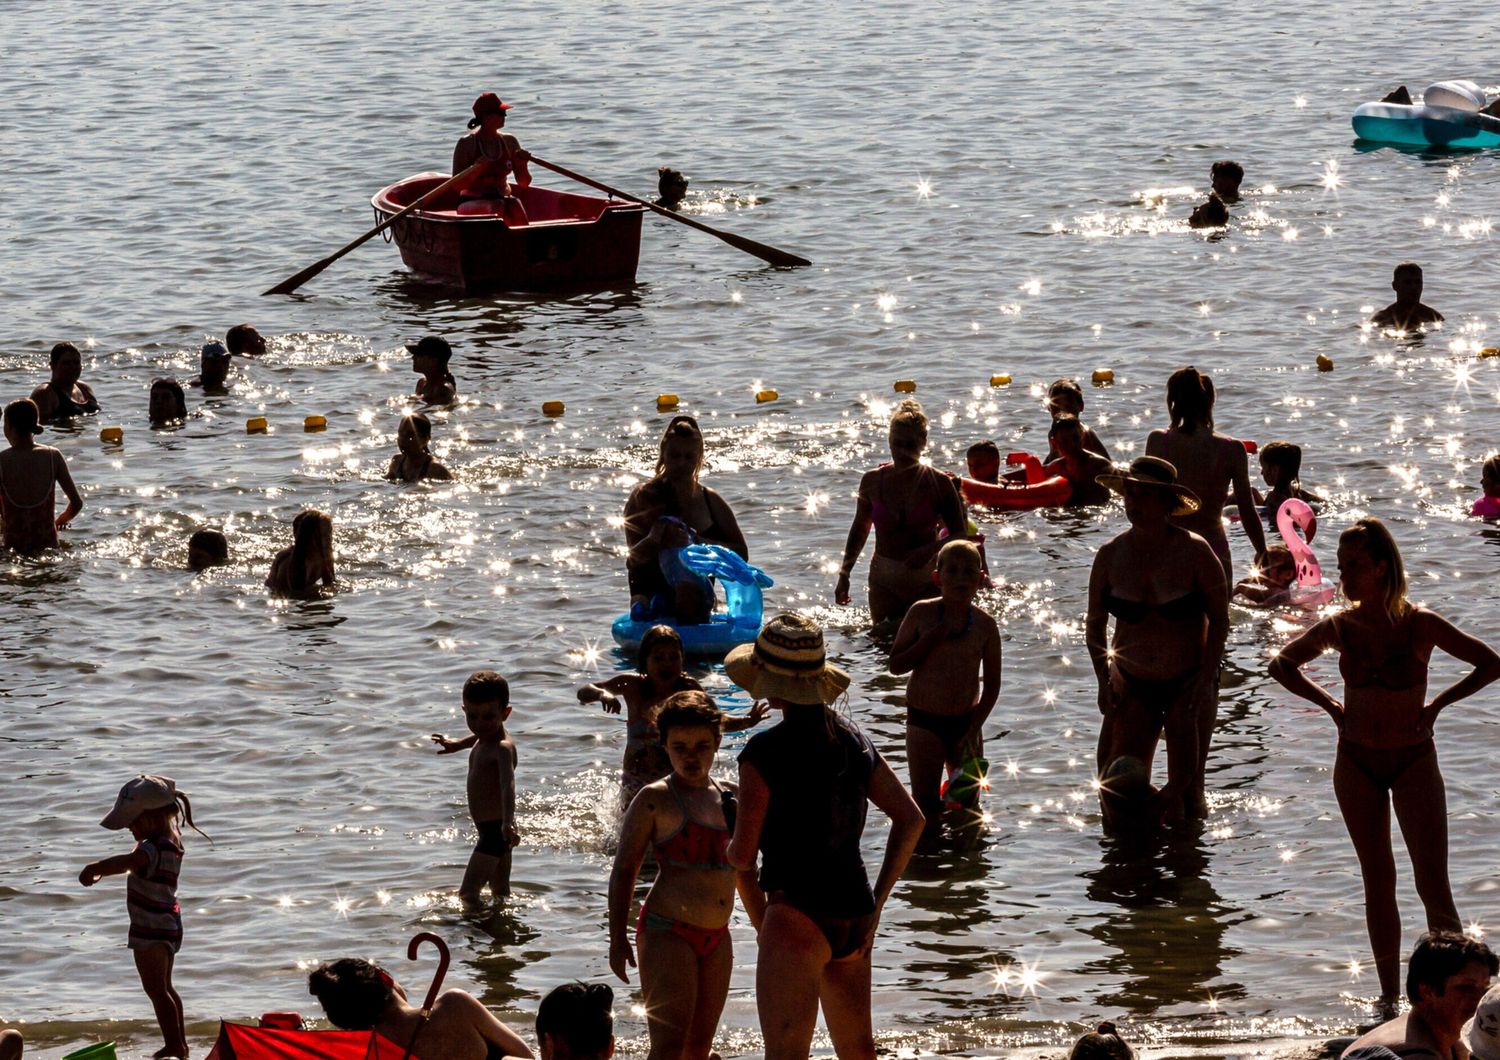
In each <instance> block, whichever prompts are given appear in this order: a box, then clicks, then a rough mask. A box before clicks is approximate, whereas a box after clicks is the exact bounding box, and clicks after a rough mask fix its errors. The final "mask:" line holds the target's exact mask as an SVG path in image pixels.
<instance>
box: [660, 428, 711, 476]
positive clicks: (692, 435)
mask: <svg viewBox="0 0 1500 1060" xmlns="http://www.w3.org/2000/svg"><path fill="white" fill-rule="evenodd" d="M673 440H685V441H689V442H692V443H693V444H694V445H696V446H697V447H698V463H697V466H695V467H694V468H693V482H694V483H696V482H697V481H698V472H700V471H702V470H703V432H702V431H701V430H700V429H699V428H698V421H697V420H695V419H693V417H691V416H673V417H672V418H671V420H669V421H668V422H667V429H666V430H664V431H662V432H661V444H660V445H659V446H658V447H657V450H656V473H657V474H658V475H660V474H661V473H662V472H663V471H665V470H666V469H667V443H668V442H671V441H673Z"/></svg>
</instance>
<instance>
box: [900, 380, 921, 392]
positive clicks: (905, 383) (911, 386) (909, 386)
mask: <svg viewBox="0 0 1500 1060" xmlns="http://www.w3.org/2000/svg"><path fill="white" fill-rule="evenodd" d="M916 392H917V381H916V380H915V379H898V380H896V393H898V394H915V393H916Z"/></svg>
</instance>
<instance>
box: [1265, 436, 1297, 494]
mask: <svg viewBox="0 0 1500 1060" xmlns="http://www.w3.org/2000/svg"><path fill="white" fill-rule="evenodd" d="M1260 462H1261V463H1262V464H1270V465H1271V466H1272V467H1274V468H1276V470H1278V471H1280V472H1281V480H1280V481H1278V482H1277V483H1276V488H1277V489H1291V488H1293V487H1295V486H1296V485H1297V480H1298V478H1299V476H1300V475H1301V473H1302V447H1301V446H1300V445H1294V444H1293V443H1291V442H1267V443H1266V444H1265V445H1263V446H1261V447H1260Z"/></svg>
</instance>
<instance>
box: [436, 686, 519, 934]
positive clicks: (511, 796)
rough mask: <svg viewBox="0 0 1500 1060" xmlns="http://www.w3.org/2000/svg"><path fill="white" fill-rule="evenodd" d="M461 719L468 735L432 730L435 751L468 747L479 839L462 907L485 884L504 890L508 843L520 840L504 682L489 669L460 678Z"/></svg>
mask: <svg viewBox="0 0 1500 1060" xmlns="http://www.w3.org/2000/svg"><path fill="white" fill-rule="evenodd" d="M463 707H464V721H465V722H467V723H468V726H469V732H470V733H471V735H469V736H466V737H464V738H463V739H461V740H450V739H448V737H446V736H444V735H443V734H442V733H439V732H435V733H433V734H432V741H433V743H435V744H437V745H438V748H439V750H438V754H453V753H455V752H457V751H462V750H465V749H468V748H472V750H470V751H469V779H468V785H467V788H468V796H469V816H470V817H471V818H472V819H473V821H474V827H475V829H476V830H477V831H478V832H479V841H478V842H477V843H475V844H474V852H473V853H472V854H470V855H469V866H468V868H467V869H465V870H464V879H463V882H462V883H461V884H459V887H458V897H459V901H461V902H462V903H463V906H464V908H465V909H466V910H473V909H475V908H477V907H478V906H479V905H480V901H481V900H480V892H481V891H482V890H483V888H484V885H485V884H489V886H490V894H491V896H492V897H495V898H502V897H504V896H506V895H508V894H510V862H511V848H512V847H514V846H515V845H516V844H518V843H519V842H520V841H521V834H520V832H518V831H517V830H516V745H515V742H514V741H513V740H511V738H510V734H509V733H507V732H506V731H505V720H506V719H507V718H509V717H510V712H511V706H510V684H509V683H508V682H507V681H506V680H505V678H504V677H502V676H501V675H500V674H498V673H496V672H495V671H494V670H480V671H478V672H476V673H473V674H470V675H469V679H468V680H467V681H465V682H464V691H463Z"/></svg>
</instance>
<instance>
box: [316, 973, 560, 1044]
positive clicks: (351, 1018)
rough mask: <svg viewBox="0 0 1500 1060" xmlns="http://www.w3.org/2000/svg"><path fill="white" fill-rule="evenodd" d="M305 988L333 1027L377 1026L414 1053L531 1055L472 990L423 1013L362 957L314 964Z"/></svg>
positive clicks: (445, 997)
mask: <svg viewBox="0 0 1500 1060" xmlns="http://www.w3.org/2000/svg"><path fill="white" fill-rule="evenodd" d="M307 992H308V993H309V994H312V995H313V996H314V997H316V998H317V999H318V1002H319V1003H320V1004H321V1005H322V1006H323V1011H324V1012H326V1013H327V1014H328V1021H329V1022H330V1023H332V1024H333V1025H334V1026H335V1027H340V1028H342V1029H344V1030H346V1031H363V1030H368V1031H373V1032H374V1033H376V1034H378V1035H380V1036H381V1037H382V1038H385V1039H386V1040H387V1041H389V1042H390V1043H391V1044H392V1045H394V1046H396V1047H397V1048H398V1049H405V1050H406V1051H407V1053H408V1054H409V1055H410V1056H412V1057H419V1056H421V1057H428V1056H431V1057H443V1058H444V1060H490V1058H498V1057H506V1056H521V1057H530V1056H531V1055H532V1053H531V1050H530V1049H529V1048H528V1047H527V1045H526V1043H525V1042H524V1041H523V1040H522V1039H521V1036H520V1035H519V1034H517V1033H516V1032H515V1031H513V1030H511V1029H510V1028H509V1027H507V1026H506V1025H505V1024H503V1023H501V1022H500V1021H499V1020H498V1019H496V1018H495V1015H494V1013H492V1012H491V1011H490V1010H489V1009H487V1008H485V1006H484V1005H483V1004H482V1003H481V1002H479V1001H477V1000H476V999H475V998H474V997H472V996H471V995H469V994H466V993H464V992H463V991H462V990H445V991H443V993H442V994H441V996H439V997H438V999H437V1001H436V1002H434V1003H433V1006H432V1013H431V1014H430V1015H424V1014H423V1013H422V1010H421V1009H419V1008H417V1007H416V1006H415V1005H413V1004H411V1003H410V1002H409V1001H407V1000H406V991H405V990H403V989H401V984H400V983H397V982H396V981H395V980H394V979H392V978H391V977H390V975H389V974H388V973H387V972H386V971H385V970H384V969H383V968H381V967H379V966H378V965H375V964H371V963H370V962H369V961H367V960H364V959H362V958H359V957H345V958H343V959H342V960H337V961H334V962H333V963H332V964H324V965H321V966H320V967H318V968H315V969H314V970H313V971H312V973H311V974H309V975H308V977H307ZM371 1055H374V1054H373V1053H372V1054H371ZM381 1055H382V1056H384V1055H385V1052H384V1051H383V1050H382V1051H381Z"/></svg>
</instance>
